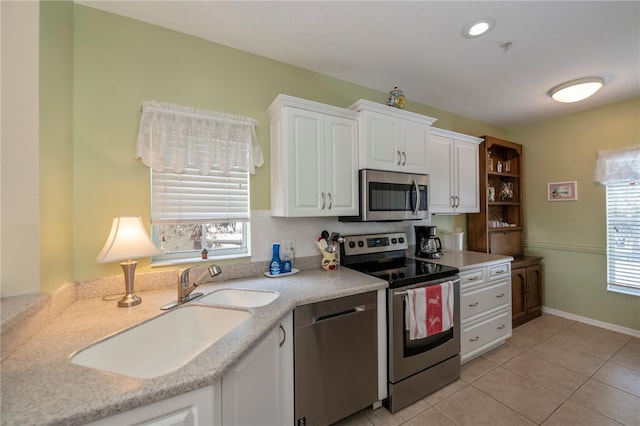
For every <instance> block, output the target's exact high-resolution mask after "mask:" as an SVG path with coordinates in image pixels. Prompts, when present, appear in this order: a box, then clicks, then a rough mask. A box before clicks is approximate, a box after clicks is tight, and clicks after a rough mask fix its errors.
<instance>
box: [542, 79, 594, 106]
mask: <svg viewBox="0 0 640 426" xmlns="http://www.w3.org/2000/svg"><path fill="white" fill-rule="evenodd" d="M602 86H604V78H602V77H585V78H579V79H577V80H571V81H568V82H566V83H562V84H559V85H558V86H556V87H554V88H553V89H551V90H550V91H549V95H550V96H551V97H552V98H553V99H554V100H556V101H558V102H564V103H570V102H578V101H581V100H583V99H587V98H588V97H589V96H591V95H593V94H594V93H596V92H597V91H598V90H600V89H601V88H602Z"/></svg>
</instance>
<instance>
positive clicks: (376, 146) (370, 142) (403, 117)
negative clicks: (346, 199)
mask: <svg viewBox="0 0 640 426" xmlns="http://www.w3.org/2000/svg"><path fill="white" fill-rule="evenodd" d="M349 108H350V109H352V110H354V111H358V112H360V144H359V150H358V159H359V168H360V169H375V170H390V171H395V172H405V173H418V174H428V173H429V171H428V166H429V163H428V158H427V156H428V142H429V134H430V128H431V124H432V123H433V122H435V121H436V119H435V118H431V117H427V116H424V115H420V114H416V113H413V112H409V111H404V110H401V109H397V108H393V107H390V106H387V105H383V104H378V103H375V102H370V101H366V100H363V99H361V100H359V101H358V102H356V103H355V104H353V105H351V106H350V107H349Z"/></svg>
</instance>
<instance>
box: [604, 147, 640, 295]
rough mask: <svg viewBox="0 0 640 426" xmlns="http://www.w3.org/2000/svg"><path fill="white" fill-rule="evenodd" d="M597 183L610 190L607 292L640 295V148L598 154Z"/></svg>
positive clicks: (608, 201)
mask: <svg viewBox="0 0 640 426" xmlns="http://www.w3.org/2000/svg"><path fill="white" fill-rule="evenodd" d="M594 181H595V182H598V183H601V184H603V185H605V186H606V191H607V194H606V200H607V201H606V203H607V290H610V291H614V292H618V293H624V294H631V295H634V296H640V145H634V146H629V147H626V148H622V149H617V150H608V151H599V152H598V161H597V162H596V170H595V175H594Z"/></svg>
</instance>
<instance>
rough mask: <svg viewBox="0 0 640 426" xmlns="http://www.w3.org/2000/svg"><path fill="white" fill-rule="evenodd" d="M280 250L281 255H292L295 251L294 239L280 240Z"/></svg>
mask: <svg viewBox="0 0 640 426" xmlns="http://www.w3.org/2000/svg"><path fill="white" fill-rule="evenodd" d="M280 251H281V252H282V256H284V255H285V254H286V255H288V256H289V257H293V254H294V253H295V251H296V240H282V243H281V244H280Z"/></svg>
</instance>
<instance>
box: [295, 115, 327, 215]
mask: <svg viewBox="0 0 640 426" xmlns="http://www.w3.org/2000/svg"><path fill="white" fill-rule="evenodd" d="M288 113H289V117H288V129H287V132H288V133H287V137H288V138H289V139H288V147H287V149H288V153H287V155H288V158H289V160H288V162H287V164H286V167H288V169H289V172H288V174H287V178H288V179H289V182H287V184H288V187H289V194H288V199H289V205H288V212H289V216H324V214H325V213H324V210H323V209H322V203H323V197H322V193H323V192H324V191H325V180H326V177H325V169H324V164H325V144H324V136H325V135H324V131H325V127H324V114H320V113H316V112H311V111H306V110H302V109H294V108H288ZM325 197H326V194H325Z"/></svg>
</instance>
